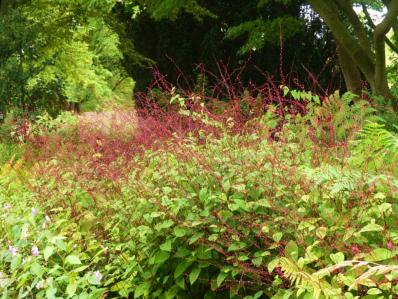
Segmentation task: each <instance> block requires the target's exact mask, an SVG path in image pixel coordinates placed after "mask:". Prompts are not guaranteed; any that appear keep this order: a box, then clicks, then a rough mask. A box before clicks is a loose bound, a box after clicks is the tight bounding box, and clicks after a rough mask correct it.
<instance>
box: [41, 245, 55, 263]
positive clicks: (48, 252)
mask: <svg viewBox="0 0 398 299" xmlns="http://www.w3.org/2000/svg"><path fill="white" fill-rule="evenodd" d="M53 253H54V247H52V246H47V247H46V248H44V250H43V255H44V260H45V261H47V260H48V259H49V258H50V256H51V255H52V254H53Z"/></svg>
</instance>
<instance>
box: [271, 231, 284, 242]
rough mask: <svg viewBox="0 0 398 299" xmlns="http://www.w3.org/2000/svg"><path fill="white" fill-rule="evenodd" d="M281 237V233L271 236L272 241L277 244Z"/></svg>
mask: <svg viewBox="0 0 398 299" xmlns="http://www.w3.org/2000/svg"><path fill="white" fill-rule="evenodd" d="M282 236H283V233H282V232H279V233H275V234H273V235H272V239H274V241H275V242H279V241H280V240H282Z"/></svg>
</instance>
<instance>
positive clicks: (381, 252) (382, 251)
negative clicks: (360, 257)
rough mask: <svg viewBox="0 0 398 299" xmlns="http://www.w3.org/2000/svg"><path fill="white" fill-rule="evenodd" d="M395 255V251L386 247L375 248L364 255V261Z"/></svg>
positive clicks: (376, 260) (385, 258)
mask: <svg viewBox="0 0 398 299" xmlns="http://www.w3.org/2000/svg"><path fill="white" fill-rule="evenodd" d="M396 255H397V251H396V250H394V251H390V250H388V249H386V248H377V249H374V250H372V251H371V252H369V253H368V254H366V255H365V261H367V262H379V261H385V260H389V259H391V258H393V257H394V256H396Z"/></svg>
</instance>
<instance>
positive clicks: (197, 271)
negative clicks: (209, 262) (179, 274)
mask: <svg viewBox="0 0 398 299" xmlns="http://www.w3.org/2000/svg"><path fill="white" fill-rule="evenodd" d="M200 271H201V269H200V267H199V266H198V265H196V266H195V267H194V268H193V269H192V271H191V273H189V282H190V283H191V285H193V284H194V283H195V281H196V280H197V279H198V277H199V275H200Z"/></svg>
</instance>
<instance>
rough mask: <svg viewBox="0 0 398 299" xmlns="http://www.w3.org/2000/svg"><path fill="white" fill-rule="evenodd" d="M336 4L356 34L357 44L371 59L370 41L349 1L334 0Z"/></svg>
mask: <svg viewBox="0 0 398 299" xmlns="http://www.w3.org/2000/svg"><path fill="white" fill-rule="evenodd" d="M335 1H336V4H337V5H338V6H339V8H340V9H341V10H342V11H343V13H344V16H345V17H346V18H347V20H348V21H349V22H350V23H351V25H352V27H353V29H354V31H355V32H356V34H357V36H358V40H359V44H360V45H361V46H362V48H364V50H365V51H367V52H368V54H369V56H370V57H371V58H373V55H372V50H371V49H372V46H371V41H370V40H369V38H368V35H367V32H366V29H365V27H364V26H363V24H362V22H361V20H360V19H359V18H358V15H357V13H356V12H355V11H354V9H353V8H352V5H351V4H350V2H349V1H346V0H335Z"/></svg>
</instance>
